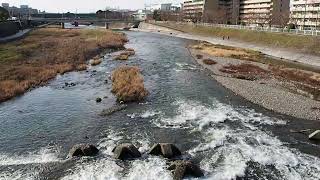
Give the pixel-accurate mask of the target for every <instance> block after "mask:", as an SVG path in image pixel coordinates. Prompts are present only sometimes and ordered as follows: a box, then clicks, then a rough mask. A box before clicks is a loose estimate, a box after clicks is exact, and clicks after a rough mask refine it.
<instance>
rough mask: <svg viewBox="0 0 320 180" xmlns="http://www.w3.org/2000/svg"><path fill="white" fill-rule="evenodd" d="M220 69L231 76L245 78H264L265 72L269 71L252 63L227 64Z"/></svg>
mask: <svg viewBox="0 0 320 180" xmlns="http://www.w3.org/2000/svg"><path fill="white" fill-rule="evenodd" d="M220 71H221V72H224V73H228V74H232V77H235V78H238V79H245V80H257V79H261V78H266V77H267V74H268V73H269V71H267V70H265V69H263V68H261V67H259V66H256V65H253V64H239V65H232V64H229V65H228V66H223V68H222V69H220Z"/></svg>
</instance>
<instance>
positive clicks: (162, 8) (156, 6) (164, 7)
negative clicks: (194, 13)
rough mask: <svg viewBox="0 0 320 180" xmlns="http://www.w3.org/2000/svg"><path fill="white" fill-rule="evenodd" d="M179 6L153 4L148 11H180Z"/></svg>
mask: <svg viewBox="0 0 320 180" xmlns="http://www.w3.org/2000/svg"><path fill="white" fill-rule="evenodd" d="M180 7H181V6H180V5H179V4H172V3H165V4H151V5H150V6H149V7H148V8H147V9H148V10H150V11H152V12H153V11H179V10H180Z"/></svg>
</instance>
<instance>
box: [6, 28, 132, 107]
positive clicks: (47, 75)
mask: <svg viewBox="0 0 320 180" xmlns="http://www.w3.org/2000/svg"><path fill="white" fill-rule="evenodd" d="M125 42H127V38H126V36H125V35H124V34H122V33H116V32H112V31H107V30H102V29H101V30H98V29H94V30H93V29H90V30H89V29H68V30H67V29H56V28H44V29H37V30H34V31H33V32H31V33H30V34H29V35H28V36H27V37H25V38H24V39H21V40H18V41H14V42H10V43H5V44H1V45H0V68H1V72H0V102H2V101H5V100H8V99H10V98H12V97H14V96H16V95H19V94H22V93H24V92H25V91H27V90H28V89H30V88H32V87H35V86H38V85H42V84H44V83H46V82H47V81H48V80H50V79H52V78H54V77H55V76H56V75H57V74H58V73H59V74H63V73H65V72H69V71H74V70H85V69H86V66H87V65H86V63H87V62H86V61H87V60H88V59H89V58H91V57H94V56H96V55H98V54H99V53H102V52H103V51H105V50H118V49H123V48H124V44H125Z"/></svg>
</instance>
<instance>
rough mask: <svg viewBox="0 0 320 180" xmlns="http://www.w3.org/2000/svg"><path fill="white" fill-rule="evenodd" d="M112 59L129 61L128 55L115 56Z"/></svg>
mask: <svg viewBox="0 0 320 180" xmlns="http://www.w3.org/2000/svg"><path fill="white" fill-rule="evenodd" d="M114 59H115V60H121V61H126V60H128V59H129V55H127V54H120V55H118V56H116V57H115V58H114Z"/></svg>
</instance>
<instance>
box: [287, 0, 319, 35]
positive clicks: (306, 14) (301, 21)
mask: <svg viewBox="0 0 320 180" xmlns="http://www.w3.org/2000/svg"><path fill="white" fill-rule="evenodd" d="M290 8H291V9H290V11H291V14H290V23H292V24H294V25H296V26H297V27H298V28H299V29H320V0H292V1H291V7H290Z"/></svg>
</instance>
